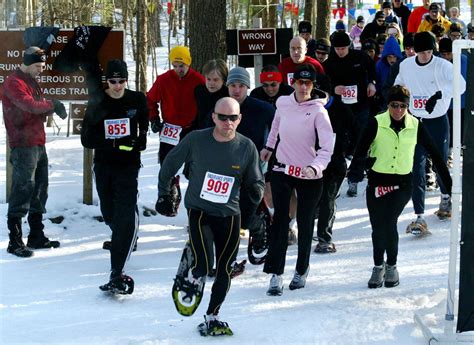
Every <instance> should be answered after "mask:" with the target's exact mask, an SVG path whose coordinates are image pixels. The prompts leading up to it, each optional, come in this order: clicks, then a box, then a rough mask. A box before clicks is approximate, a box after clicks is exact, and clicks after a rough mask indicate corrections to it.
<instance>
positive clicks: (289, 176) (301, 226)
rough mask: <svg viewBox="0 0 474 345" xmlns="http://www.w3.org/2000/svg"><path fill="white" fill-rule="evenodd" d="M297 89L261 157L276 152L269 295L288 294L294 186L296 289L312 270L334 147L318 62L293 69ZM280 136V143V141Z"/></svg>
mask: <svg viewBox="0 0 474 345" xmlns="http://www.w3.org/2000/svg"><path fill="white" fill-rule="evenodd" d="M293 80H294V83H293V87H294V88H295V92H294V93H292V94H291V95H289V96H281V97H280V98H279V99H278V101H277V103H276V107H277V110H276V113H275V118H274V120H273V123H272V128H271V130H270V134H269V136H268V139H267V143H266V146H265V148H264V149H263V150H262V151H261V152H260V158H261V159H262V160H263V161H268V159H269V158H270V156H271V153H272V152H273V151H275V157H276V162H275V164H274V166H273V171H272V176H271V181H270V184H271V188H272V195H273V204H274V206H275V213H274V217H273V226H272V229H271V232H270V239H269V248H268V253H267V257H266V259H265V266H264V268H263V271H264V272H265V273H269V274H272V278H271V280H270V287H269V289H268V291H267V295H270V296H280V295H281V294H282V293H283V279H282V274H283V271H284V267H285V259H286V251H287V248H288V223H289V221H290V219H289V216H288V211H289V203H290V197H291V191H292V190H293V189H296V194H297V200H298V209H297V212H296V213H297V215H296V219H297V222H298V258H297V261H296V270H295V274H294V276H293V279H292V281H291V282H290V284H289V288H290V290H294V289H300V288H303V287H304V286H305V284H306V277H307V275H308V271H309V257H310V254H311V241H312V238H313V229H314V215H315V210H316V207H317V205H318V202H319V199H320V197H321V191H322V176H323V170H324V169H326V167H327V165H328V163H329V161H330V159H331V155H332V152H333V148H334V134H333V130H332V127H331V122H330V120H329V116H328V113H327V111H326V109H325V108H324V105H325V104H326V102H327V99H328V95H327V94H326V93H325V92H323V91H321V90H319V89H318V88H317V86H316V85H314V82H315V80H316V71H315V69H314V67H313V66H311V65H309V64H303V65H301V66H298V68H297V69H296V70H295V72H294V74H293ZM278 138H279V142H278V146H277V141H278Z"/></svg>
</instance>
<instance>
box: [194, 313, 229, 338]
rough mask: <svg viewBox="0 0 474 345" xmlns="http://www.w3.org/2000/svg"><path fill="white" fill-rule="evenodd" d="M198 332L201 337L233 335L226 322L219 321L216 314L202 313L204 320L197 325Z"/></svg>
mask: <svg viewBox="0 0 474 345" xmlns="http://www.w3.org/2000/svg"><path fill="white" fill-rule="evenodd" d="M198 331H199V334H201V335H202V336H203V337H207V336H208V335H211V336H220V335H234V333H233V332H232V330H231V329H230V327H229V324H228V323H227V322H223V321H219V320H218V318H217V316H214V315H204V322H203V323H201V324H199V326H198Z"/></svg>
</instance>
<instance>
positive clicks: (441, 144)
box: [412, 115, 449, 214]
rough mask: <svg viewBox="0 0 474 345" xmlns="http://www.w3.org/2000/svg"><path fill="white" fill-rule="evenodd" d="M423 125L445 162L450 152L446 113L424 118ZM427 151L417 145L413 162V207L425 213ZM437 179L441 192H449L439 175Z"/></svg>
mask: <svg viewBox="0 0 474 345" xmlns="http://www.w3.org/2000/svg"><path fill="white" fill-rule="evenodd" d="M423 125H424V126H425V128H426V130H427V131H428V132H429V133H430V135H431V138H432V139H433V143H434V144H435V146H436V147H437V149H438V151H439V152H440V153H441V157H442V158H443V161H444V162H447V160H448V152H449V122H448V117H447V116H446V115H443V116H440V117H437V118H435V119H423ZM426 156H427V152H426V150H425V148H424V147H423V146H421V145H416V148H415V159H414V162H413V193H412V200H413V208H414V209H415V213H416V214H423V213H424V212H425V186H426V176H425V164H426ZM437 181H438V184H439V186H440V189H441V193H443V194H447V193H448V192H447V190H446V188H445V187H444V185H443V182H442V181H441V179H440V178H439V176H438V175H437Z"/></svg>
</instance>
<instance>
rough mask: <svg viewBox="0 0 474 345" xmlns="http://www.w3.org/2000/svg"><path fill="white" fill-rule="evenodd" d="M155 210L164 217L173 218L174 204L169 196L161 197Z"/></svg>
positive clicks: (174, 214)
mask: <svg viewBox="0 0 474 345" xmlns="http://www.w3.org/2000/svg"><path fill="white" fill-rule="evenodd" d="M155 210H156V212H158V213H159V214H161V215H163V216H165V217H174V216H176V213H175V212H174V203H173V200H172V198H171V196H170V195H161V196H160V197H159V198H158V201H157V202H156V204H155Z"/></svg>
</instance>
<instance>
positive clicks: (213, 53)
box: [189, 0, 227, 71]
mask: <svg viewBox="0 0 474 345" xmlns="http://www.w3.org/2000/svg"><path fill="white" fill-rule="evenodd" d="M204 8H205V9H206V10H205V11H203V10H202V9H204ZM225 33H226V0H193V1H190V2H189V47H190V50H191V56H192V58H193V62H192V66H193V68H194V69H196V70H198V71H201V69H202V66H203V65H204V64H205V63H206V62H207V61H208V60H211V59H215V58H221V59H224V61H225V60H226V57H227V56H226V44H225ZM216 48H217V49H216Z"/></svg>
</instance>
